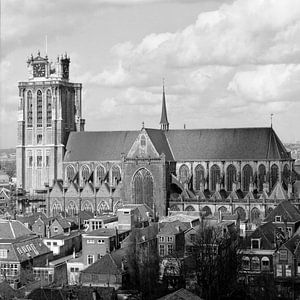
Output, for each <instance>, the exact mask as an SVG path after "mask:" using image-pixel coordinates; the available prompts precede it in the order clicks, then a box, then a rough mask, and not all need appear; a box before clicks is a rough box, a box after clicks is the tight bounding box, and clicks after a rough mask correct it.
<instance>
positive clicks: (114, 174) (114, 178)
mask: <svg viewBox="0 0 300 300" xmlns="http://www.w3.org/2000/svg"><path fill="white" fill-rule="evenodd" d="M120 180H121V171H120V168H119V167H118V166H116V165H113V166H112V168H111V183H112V184H115V183H118V182H119V181H120Z"/></svg>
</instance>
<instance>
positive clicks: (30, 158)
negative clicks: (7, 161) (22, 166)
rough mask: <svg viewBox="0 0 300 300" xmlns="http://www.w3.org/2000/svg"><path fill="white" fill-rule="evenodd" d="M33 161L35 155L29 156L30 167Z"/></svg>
mask: <svg viewBox="0 0 300 300" xmlns="http://www.w3.org/2000/svg"><path fill="white" fill-rule="evenodd" d="M32 162H33V157H32V156H29V157H28V166H29V167H32Z"/></svg>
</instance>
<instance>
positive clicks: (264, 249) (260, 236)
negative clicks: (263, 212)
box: [239, 222, 283, 283]
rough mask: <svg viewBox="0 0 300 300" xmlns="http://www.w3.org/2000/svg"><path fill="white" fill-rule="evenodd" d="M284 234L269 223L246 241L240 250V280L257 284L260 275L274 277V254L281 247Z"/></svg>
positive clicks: (260, 227) (259, 228)
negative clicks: (278, 246)
mask: <svg viewBox="0 0 300 300" xmlns="http://www.w3.org/2000/svg"><path fill="white" fill-rule="evenodd" d="M282 238H283V237H282V232H281V231H279V230H278V229H277V228H276V226H275V225H274V223H272V222H268V223H265V224H263V225H261V226H259V227H258V228H257V229H256V230H255V231H254V232H253V233H252V234H251V235H250V236H249V237H248V238H247V239H246V240H245V241H244V247H243V249H242V250H240V252H239V255H240V257H241V261H242V266H241V270H240V280H241V281H244V282H245V283H255V280H256V279H257V277H258V276H260V275H262V274H263V275H273V271H274V268H273V254H274V253H275V251H276V249H277V245H280V243H281V239H282Z"/></svg>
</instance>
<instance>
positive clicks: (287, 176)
mask: <svg viewBox="0 0 300 300" xmlns="http://www.w3.org/2000/svg"><path fill="white" fill-rule="evenodd" d="M282 180H283V182H284V183H285V186H286V187H287V186H288V184H289V181H290V167H289V166H288V165H287V164H285V165H284V167H283V171H282Z"/></svg>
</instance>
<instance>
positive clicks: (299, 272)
mask: <svg viewBox="0 0 300 300" xmlns="http://www.w3.org/2000/svg"><path fill="white" fill-rule="evenodd" d="M297 275H298V276H299V275H300V262H298V263H297Z"/></svg>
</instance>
